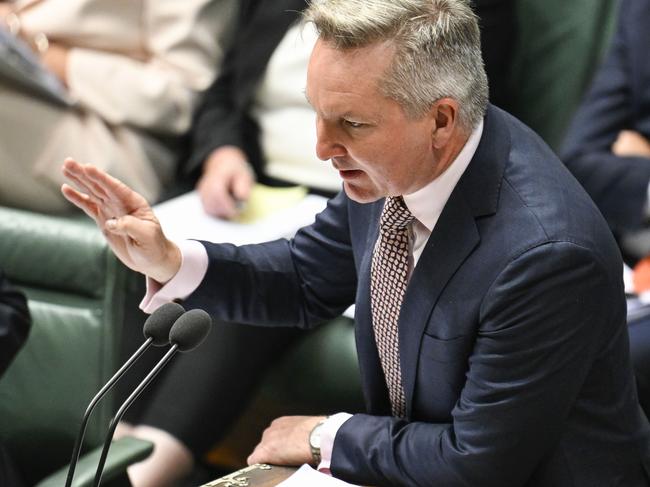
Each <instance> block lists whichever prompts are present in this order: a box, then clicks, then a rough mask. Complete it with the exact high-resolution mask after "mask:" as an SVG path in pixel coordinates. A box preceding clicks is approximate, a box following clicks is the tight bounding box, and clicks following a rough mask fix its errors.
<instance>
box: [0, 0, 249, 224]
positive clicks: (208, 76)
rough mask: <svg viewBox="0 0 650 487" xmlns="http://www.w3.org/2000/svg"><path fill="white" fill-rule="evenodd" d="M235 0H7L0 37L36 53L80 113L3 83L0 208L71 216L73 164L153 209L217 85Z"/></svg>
mask: <svg viewBox="0 0 650 487" xmlns="http://www.w3.org/2000/svg"><path fill="white" fill-rule="evenodd" d="M236 3H237V2H236V1H235V0H184V1H182V2H179V1H176V0H15V1H6V0H4V1H3V0H0V29H3V30H4V33H5V34H7V33H8V34H9V35H11V36H14V37H16V38H18V39H20V40H22V41H24V42H25V44H26V45H28V46H30V47H31V48H32V49H33V52H34V55H35V56H36V57H37V59H38V60H39V61H40V63H41V65H42V67H43V68H45V70H47V72H49V73H50V74H51V75H54V76H55V77H56V79H58V81H59V82H60V84H61V85H62V86H63V87H64V89H65V91H66V92H67V95H68V100H69V101H71V102H72V105H66V104H65V103H62V102H59V103H56V102H54V101H52V100H49V99H46V98H44V97H42V96H37V95H35V94H34V92H33V91H32V90H30V89H28V87H26V86H23V85H21V84H20V83H16V82H15V81H10V80H8V79H7V78H6V77H5V76H1V75H0V124H1V125H2V131H0V173H1V174H2V177H1V178H0V204H3V205H8V206H14V207H19V208H25V209H30V210H34V211H42V212H61V211H65V210H67V209H70V208H72V207H71V206H70V205H69V204H68V203H67V202H66V201H65V199H64V198H62V196H61V195H60V191H59V186H60V185H61V182H62V178H61V175H60V171H59V165H60V161H61V159H62V158H64V157H66V156H74V157H79V158H80V159H88V160H93V161H96V162H97V164H98V165H99V166H100V167H102V168H103V169H104V170H106V171H108V172H109V173H111V174H113V175H115V176H117V177H119V178H121V179H123V180H124V181H126V182H128V183H129V184H130V185H133V187H135V188H137V189H138V191H140V192H142V193H143V194H144V195H147V197H148V198H151V200H152V201H156V200H157V199H158V198H159V196H160V193H161V191H162V190H163V188H164V187H165V185H167V184H169V183H170V182H171V181H172V179H173V177H174V175H175V170H176V163H177V158H178V156H179V153H180V148H181V136H182V135H183V134H184V133H185V132H186V131H187V130H188V129H189V127H190V124H191V118H192V112H193V109H194V107H195V106H196V103H197V100H198V95H199V92H201V91H202V90H204V89H205V88H206V87H208V86H209V85H210V83H211V82H212V81H213V79H214V77H215V75H216V73H217V71H218V67H219V66H220V60H221V58H222V55H223V52H224V44H225V42H226V41H227V37H228V31H229V26H230V25H231V24H232V17H233V14H234V10H235V8H236Z"/></svg>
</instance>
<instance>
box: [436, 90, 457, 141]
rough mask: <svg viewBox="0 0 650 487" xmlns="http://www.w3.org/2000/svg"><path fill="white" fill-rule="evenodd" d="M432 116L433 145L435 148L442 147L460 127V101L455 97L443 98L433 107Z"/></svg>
mask: <svg viewBox="0 0 650 487" xmlns="http://www.w3.org/2000/svg"><path fill="white" fill-rule="evenodd" d="M430 116H431V118H432V119H433V128H432V130H431V145H432V146H433V148H434V149H442V148H443V147H445V146H446V145H447V143H448V142H449V140H450V139H451V138H452V136H453V135H454V133H455V131H456V129H457V128H458V102H457V101H456V100H454V99H453V98H441V99H440V100H437V101H436V102H435V103H434V104H433V106H432V107H431V112H430Z"/></svg>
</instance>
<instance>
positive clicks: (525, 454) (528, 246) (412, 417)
mask: <svg viewBox="0 0 650 487" xmlns="http://www.w3.org/2000/svg"><path fill="white" fill-rule="evenodd" d="M382 206H383V200H379V201H377V202H375V203H371V204H358V203H355V202H353V201H351V200H349V199H348V198H347V196H346V195H345V194H344V193H341V194H339V195H338V196H337V197H336V198H334V199H333V200H331V201H330V203H329V206H328V208H327V209H326V210H325V211H324V212H323V213H322V214H320V215H319V216H318V217H317V219H316V222H315V223H314V225H312V226H310V227H307V228H306V229H303V230H301V231H299V232H298V233H297V235H296V237H295V238H294V239H292V240H291V241H285V240H282V241H276V242H271V243H267V244H261V245H251V246H243V247H235V246H231V245H227V244H223V245H218V244H210V243H204V245H205V247H206V249H207V252H208V256H209V261H210V264H209V268H208V273H207V274H206V277H205V278H204V280H203V282H202V283H201V285H200V287H199V288H198V289H197V290H196V291H195V292H194V293H193V294H192V295H191V296H190V297H189V298H188V300H187V302H186V305H187V306H188V307H201V308H204V309H206V310H209V311H210V312H211V313H212V314H214V315H215V316H217V317H220V318H222V319H225V320H230V321H237V322H246V323H257V324H266V325H270V326H273V325H287V324H292V325H294V326H298V327H301V328H311V327H313V326H315V325H317V324H318V323H319V322H322V321H323V320H327V319H329V318H332V317H334V316H337V315H338V314H339V313H341V312H342V311H343V310H344V309H345V308H346V307H347V306H349V305H350V304H352V303H353V302H354V303H355V304H356V318H355V321H356V341H357V350H358V354H359V361H360V368H361V375H362V385H363V391H364V395H365V399H366V406H367V413H368V414H357V415H354V416H353V417H352V418H351V419H349V420H348V421H347V422H345V423H344V424H343V426H342V427H341V429H339V431H338V433H337V435H336V438H335V442H334V449H333V457H332V464H331V469H332V473H333V474H334V475H335V476H337V477H340V478H342V479H344V480H349V481H353V482H356V483H364V484H371V485H433V484H436V485H444V486H445V487H453V486H460V485H463V486H466V485H476V486H478V485H480V486H484V487H487V486H492V485H494V486H504V485H508V486H511V485H512V486H514V485H526V486H548V487H551V486H553V487H563V486H572V487H596V486H605V485H607V486H611V485H621V486H623V485H625V486H628V487H632V486H645V485H648V478H647V476H646V473H645V469H644V465H645V467H646V468H647V467H648V466H649V463H648V452H647V451H644V448H646V447H645V443H646V442H647V441H648V440H649V439H650V429H649V427H648V425H647V423H646V422H645V420H644V418H642V413H641V410H640V408H639V406H638V402H637V395H636V389H635V385H634V379H633V375H632V371H631V368H630V365H629V355H628V335H627V327H626V325H625V299H624V294H623V284H622V280H621V259H620V254H619V251H618V249H617V247H616V243H615V241H614V239H613V238H612V237H611V233H610V232H609V230H608V228H607V225H606V224H605V222H604V220H603V219H602V217H601V215H600V213H599V212H598V210H597V209H596V207H595V206H594V205H593V203H592V201H591V200H590V199H589V197H588V196H587V194H585V192H584V190H583V189H582V188H581V187H580V185H579V184H578V183H577V182H576V181H575V180H574V179H573V178H571V177H570V175H569V173H568V172H567V171H566V169H565V167H564V166H563V165H562V164H561V163H560V161H559V160H557V158H556V156H554V155H553V153H552V152H551V150H550V149H549V148H548V147H547V146H546V145H545V144H544V143H543V142H542V141H541V140H540V139H539V138H538V137H537V136H536V135H534V134H533V133H532V132H531V131H530V130H529V129H527V128H526V127H524V126H522V125H521V124H520V123H519V122H517V121H516V120H515V119H513V118H512V117H510V116H509V115H507V114H505V113H504V112H502V111H500V110H498V109H496V108H494V107H491V108H489V110H488V113H487V116H486V119H485V127H484V132H483V135H482V138H481V142H480V145H479V147H478V149H477V152H476V154H475V156H474V157H473V159H472V161H471V162H470V164H469V166H468V168H467V170H466V172H465V174H464V175H463V176H462V177H461V179H460V181H459V183H458V185H457V186H456V188H455V189H454V191H453V193H452V194H451V197H450V199H449V201H448V202H447V204H446V206H445V208H444V210H443V212H442V214H441V216H440V219H439V221H438V223H437V225H436V227H435V229H434V231H433V233H432V235H431V237H430V239H429V241H428V242H427V244H426V247H425V249H424V251H423V254H422V256H421V257H420V260H419V261H418V264H417V266H416V267H415V269H414V271H413V275H412V277H411V280H410V282H409V285H408V288H407V291H406V295H405V297H404V302H403V305H402V309H401V315H400V316H401V320H400V323H401V324H400V327H399V330H400V336H399V343H400V356H401V361H402V362H401V363H402V376H403V383H404V389H405V393H406V411H407V417H406V420H402V419H397V418H394V417H391V416H390V414H391V413H390V405H389V399H388V393H387V389H386V385H385V380H384V376H383V373H382V370H381V366H380V363H379V359H378V355H377V349H376V345H375V341H374V338H373V330H372V319H371V312H370V297H369V292H370V282H369V280H370V262H371V255H372V251H373V246H374V244H375V242H376V240H377V233H378V219H379V216H380V214H381V211H382ZM224 276H227V278H224ZM252 287H254V292H253V289H252ZM251 296H264V297H265V299H264V300H260V299H255V300H254V301H253V300H252V299H248V298H247V297H251ZM235 303H237V304H236V305H235ZM279 303H281V305H280V304H279ZM406 324H408V326H406Z"/></svg>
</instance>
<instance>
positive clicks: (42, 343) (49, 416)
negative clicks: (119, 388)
mask: <svg viewBox="0 0 650 487" xmlns="http://www.w3.org/2000/svg"><path fill="white" fill-rule="evenodd" d="M0 266H2V267H3V268H4V269H5V270H6V272H7V275H8V276H9V278H10V279H12V281H13V282H14V283H15V284H16V285H18V286H20V287H22V289H23V290H24V291H25V292H26V294H27V296H28V302H29V308H30V312H31V314H32V319H33V324H32V329H31V333H30V336H29V338H28V340H27V343H26V345H25V347H24V348H23V349H22V350H21V351H20V353H19V354H18V356H17V357H16V359H15V361H14V362H13V364H12V365H11V367H10V368H9V370H8V371H7V373H6V374H5V375H4V376H3V377H2V379H0V438H1V441H2V442H3V443H4V444H5V445H6V446H7V447H8V449H9V451H10V452H11V455H12V456H13V457H14V460H15V461H16V463H17V464H18V467H19V470H20V471H21V473H22V474H23V475H24V476H25V477H26V479H27V481H28V482H29V483H30V484H31V483H34V482H35V481H37V480H39V479H41V478H42V477H44V476H45V475H47V474H49V473H51V472H53V471H55V470H57V469H58V468H59V467H61V466H62V465H65V464H67V463H68V461H69V460H70V456H71V454H72V447H73V443H74V439H75V437H76V435H77V432H78V430H79V426H80V422H81V418H82V415H83V413H84V411H85V409H86V406H87V405H88V403H89V401H90V400H91V399H92V397H93V396H94V395H95V394H96V392H97V391H98V390H99V389H100V388H101V386H102V385H103V384H104V383H105V382H106V380H107V379H108V378H109V377H110V376H111V375H112V374H113V372H114V370H115V369H116V366H115V365H116V361H117V358H118V355H117V354H118V343H119V338H120V337H119V334H120V326H118V325H121V323H122V321H123V319H124V309H125V301H126V298H125V294H126V292H127V288H126V285H125V284H126V279H127V276H128V275H129V272H128V271H127V269H126V268H125V267H123V266H122V265H121V264H119V263H118V262H117V261H116V259H115V257H114V256H113V255H112V253H111V252H110V251H109V249H108V247H107V246H106V244H105V242H104V239H103V237H102V235H101V234H100V232H99V231H97V230H96V229H95V228H94V227H93V226H92V225H89V224H87V223H85V222H80V221H75V220H71V219H66V218H54V217H49V216H44V215H38V214H34V213H29V212H23V211H19V210H13V209H8V208H0ZM107 399H108V400H105V401H103V402H102V403H100V405H99V407H98V408H97V410H96V411H95V413H94V415H93V419H92V421H91V423H90V424H89V427H88V430H87V434H86V443H85V445H86V446H87V447H94V446H97V445H98V444H100V443H101V442H102V441H103V436H104V433H105V431H106V428H107V426H108V422H109V420H110V417H111V416H112V411H113V404H112V402H111V401H110V398H107Z"/></svg>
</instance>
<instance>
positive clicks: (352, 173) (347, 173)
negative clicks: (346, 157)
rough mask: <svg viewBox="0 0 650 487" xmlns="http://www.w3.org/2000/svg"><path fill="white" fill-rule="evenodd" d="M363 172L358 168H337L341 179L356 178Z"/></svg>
mask: <svg viewBox="0 0 650 487" xmlns="http://www.w3.org/2000/svg"><path fill="white" fill-rule="evenodd" d="M362 174H363V171H360V170H358V169H347V170H344V169H339V175H340V176H341V178H342V179H356V178H358V177H359V176H361V175H362Z"/></svg>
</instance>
